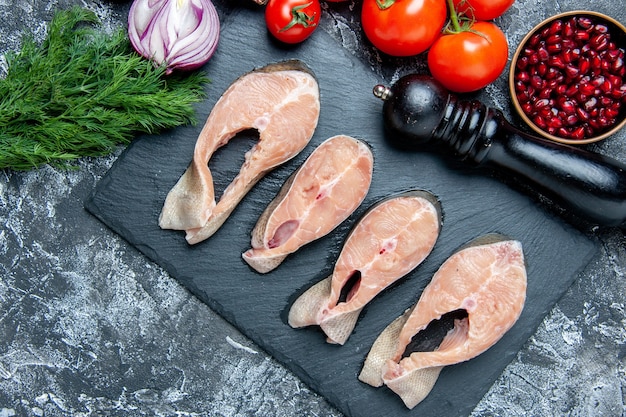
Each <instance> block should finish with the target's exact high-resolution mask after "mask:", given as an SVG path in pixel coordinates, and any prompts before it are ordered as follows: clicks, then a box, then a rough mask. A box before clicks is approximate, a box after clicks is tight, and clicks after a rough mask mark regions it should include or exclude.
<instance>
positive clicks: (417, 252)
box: [289, 191, 441, 345]
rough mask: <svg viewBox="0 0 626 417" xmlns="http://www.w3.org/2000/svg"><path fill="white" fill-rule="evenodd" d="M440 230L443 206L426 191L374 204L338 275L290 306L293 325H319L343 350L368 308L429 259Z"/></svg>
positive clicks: (348, 247) (360, 224)
mask: <svg viewBox="0 0 626 417" xmlns="http://www.w3.org/2000/svg"><path fill="white" fill-rule="evenodd" d="M440 226H441V210H440V207H439V202H438V201H437V199H436V198H435V197H434V196H433V195H432V194H430V193H427V192H425V191H409V192H406V193H402V194H399V195H397V196H393V197H391V198H387V199H384V200H382V201H381V202H379V203H377V204H375V205H374V206H372V208H370V209H369V210H368V212H367V213H366V214H365V215H364V216H363V218H362V219H361V220H360V221H359V222H358V223H357V225H356V226H355V227H354V228H353V230H352V231H351V232H350V234H349V236H348V238H347V239H346V242H345V243H344V246H343V249H342V251H341V253H340V255H339V258H338V259H337V262H336V264H335V268H334V270H333V274H332V275H331V276H330V277H328V278H326V279H324V280H322V281H321V282H319V283H317V284H315V285H314V286H312V287H311V288H310V289H309V290H307V291H306V292H305V293H304V294H302V295H301V296H300V297H299V298H298V299H297V300H296V301H295V302H294V304H293V305H292V306H291V309H290V311H289V325H290V326H291V327H294V328H297V327H304V326H311V325H319V326H320V327H321V329H322V330H323V331H324V333H325V334H326V336H327V341H328V342H329V343H337V344H341V345H342V344H344V343H345V342H346V340H347V339H348V337H349V336H350V334H351V333H352V330H353V329H354V326H355V324H356V321H357V319H358V317H359V314H360V312H361V310H362V309H363V307H365V305H366V304H367V303H368V302H370V301H371V300H372V299H373V298H374V297H376V295H378V294H379V293H380V292H381V291H383V290H384V289H385V288H387V287H388V286H389V285H391V284H392V283H394V282H395V281H397V280H398V279H400V278H401V277H403V276H405V275H406V274H408V273H409V272H410V271H412V270H413V269H414V268H416V267H417V266H418V265H419V264H420V263H422V261H423V260H424V259H425V258H426V257H427V256H428V255H429V254H430V252H431V251H432V249H433V247H434V245H435V242H436V240H437V237H438V236H439V231H440Z"/></svg>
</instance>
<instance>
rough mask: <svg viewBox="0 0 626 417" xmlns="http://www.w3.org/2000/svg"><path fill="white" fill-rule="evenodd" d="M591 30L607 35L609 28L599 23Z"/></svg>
mask: <svg viewBox="0 0 626 417" xmlns="http://www.w3.org/2000/svg"><path fill="white" fill-rule="evenodd" d="M593 29H594V30H595V31H596V32H598V33H609V28H608V26H607V25H603V24H601V23H598V24H597V25H595V26H594V27H593Z"/></svg>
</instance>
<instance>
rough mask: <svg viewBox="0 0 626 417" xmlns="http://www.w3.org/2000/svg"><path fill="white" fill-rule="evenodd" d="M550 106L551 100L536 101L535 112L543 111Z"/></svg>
mask: <svg viewBox="0 0 626 417" xmlns="http://www.w3.org/2000/svg"><path fill="white" fill-rule="evenodd" d="M549 104H550V100H549V99H547V98H542V99H540V100H537V101H535V105H534V108H535V110H539V109H541V108H543V107H546V106H548V105H549Z"/></svg>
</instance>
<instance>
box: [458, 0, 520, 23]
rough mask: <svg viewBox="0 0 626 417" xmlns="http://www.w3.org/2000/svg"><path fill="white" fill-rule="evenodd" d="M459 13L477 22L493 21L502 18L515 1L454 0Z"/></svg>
mask: <svg viewBox="0 0 626 417" xmlns="http://www.w3.org/2000/svg"><path fill="white" fill-rule="evenodd" d="M453 1H454V7H455V9H456V11H457V13H463V14H464V15H465V16H466V17H469V18H472V17H473V18H474V19H476V20H493V19H495V18H496V17H499V16H502V15H503V14H504V12H506V11H507V10H509V7H511V5H512V4H513V3H514V2H515V0H453Z"/></svg>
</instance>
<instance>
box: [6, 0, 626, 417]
mask: <svg viewBox="0 0 626 417" xmlns="http://www.w3.org/2000/svg"><path fill="white" fill-rule="evenodd" d="M222 1H227V0H222ZM355 1H356V0H355ZM216 3H218V2H216ZM241 3H244V2H243V1H242V2H241ZM71 4H79V5H83V6H85V7H89V8H91V9H93V10H94V11H96V13H97V14H98V15H99V16H100V17H101V19H102V20H103V28H104V30H111V29H113V28H116V27H119V26H120V25H125V21H126V14H127V10H128V7H129V3H128V2H113V3H109V2H94V1H91V0H82V1H78V0H26V1H16V0H0V76H2V74H3V73H4V72H5V71H6V62H5V61H4V58H3V55H2V54H4V53H5V52H7V51H11V50H17V49H18V48H19V45H20V39H21V35H22V33H24V31H28V32H30V33H33V34H34V35H35V37H36V38H41V37H42V36H43V35H44V34H45V30H46V23H47V22H48V21H49V19H50V18H51V16H52V14H53V12H54V10H56V9H58V8H62V7H67V6H69V5H71ZM575 9H588V10H597V11H600V12H604V13H607V14H609V15H612V16H614V17H615V18H617V19H618V20H619V21H621V22H622V23H626V11H625V10H624V7H623V2H622V0H588V1H579V0H573V1H568V2H560V1H552V0H549V1H548V0H546V1H540V0H517V1H516V3H515V4H514V5H513V7H512V8H511V9H510V10H509V11H508V12H507V14H505V15H504V16H502V17H501V18H499V19H498V20H497V23H498V24H500V25H501V27H503V28H504V29H505V30H506V33H507V38H508V40H509V42H510V44H511V49H514V47H515V46H516V45H517V44H518V43H519V41H520V40H521V38H522V37H523V36H524V34H525V33H526V32H527V31H528V30H530V29H531V28H532V27H533V26H534V25H535V24H537V23H538V22H540V21H541V20H543V19H544V18H546V17H548V16H550V15H552V14H555V13H557V12H559V11H566V10H575ZM355 10H358V5H357V4H355V3H354V2H353V1H348V2H346V3H341V4H333V5H330V4H326V5H325V6H324V15H323V19H322V24H321V26H322V29H323V30H326V31H327V32H329V33H330V34H331V35H332V36H333V37H334V38H335V39H336V40H337V41H338V42H340V43H341V44H342V45H343V46H344V47H346V48H347V49H349V50H350V51H352V52H353V53H354V54H355V55H357V56H359V58H361V59H362V60H363V61H364V62H366V63H367V64H368V65H370V66H371V67H372V69H373V70H374V71H376V72H377V73H378V74H380V76H381V78H382V79H383V80H387V81H390V82H391V81H393V80H394V79H395V78H397V77H398V76H399V74H402V73H404V72H406V71H407V69H414V70H418V71H423V70H424V62H423V57H417V58H415V59H411V60H393V59H388V58H384V57H382V56H380V55H379V54H378V53H376V51H375V50H372V49H371V48H369V47H367V45H366V42H365V41H364V40H363V37H362V34H361V32H359V28H358V25H359V22H358V21H359V18H358V14H356V13H355ZM262 23H263V22H262V12H259V22H258V24H262ZM511 54H512V51H511ZM481 99H483V100H485V101H488V102H490V103H492V104H494V105H495V106H497V107H500V108H502V109H503V110H504V111H505V114H509V115H510V113H509V112H510V109H509V103H508V96H507V91H506V85H505V81H504V80H499V81H498V82H496V83H494V85H492V86H489V87H488V88H486V89H485V91H484V92H482V93H481ZM592 149H593V150H595V151H598V152H600V153H604V154H607V155H612V156H614V157H616V158H618V159H620V160H622V161H626V132H624V131H622V132H621V133H619V134H618V135H615V136H614V137H612V138H611V139H609V140H607V141H605V142H603V143H601V144H599V145H595V146H593V147H592ZM121 151H122V149H118V150H117V151H116V152H115V153H114V154H112V155H111V156H108V157H102V158H85V159H82V160H79V161H78V162H77V164H76V165H77V169H75V170H62V169H56V168H52V167H48V166H45V167H42V168H40V169H38V170H33V171H29V172H14V171H11V170H4V171H0V417H9V416H96V415H98V416H100V415H106V416H220V417H240V416H241V417H242V416H275V417H287V416H329V417H331V416H332V417H339V416H341V413H339V412H338V411H336V410H335V409H333V407H332V406H330V405H329V404H328V403H327V402H326V401H325V400H324V399H323V398H321V397H320V396H318V395H317V394H315V393H313V392H311V391H310V390H309V389H308V388H307V387H306V386H304V385H303V384H302V383H301V382H300V381H299V380H298V379H297V378H296V377H294V376H293V375H292V374H291V373H290V372H289V371H287V370H286V369H285V368H283V367H282V366H281V365H280V364H278V363H276V361H274V360H273V359H272V358H271V357H268V356H267V355H266V354H265V353H264V352H262V351H260V350H259V349H258V348H257V347H256V346H254V345H253V344H252V343H251V342H250V341H249V340H247V339H246V338H245V337H243V336H242V335H241V334H240V333H239V332H238V331H237V330H236V329H235V328H233V327H232V326H230V325H229V324H228V323H226V322H225V321H224V320H223V319H221V318H220V317H219V316H218V315H216V314H215V313H214V312H212V311H211V310H210V309H208V308H207V307H206V306H205V305H204V304H202V303H200V302H199V301H198V300H197V299H195V298H194V297H192V296H190V294H189V293H188V292H187V291H186V290H185V289H183V288H182V287H181V286H180V285H178V283H177V282H176V281H175V280H173V279H172V278H170V277H169V276H168V275H167V274H166V273H165V272H163V271H162V270H161V269H160V268H159V267H158V266H156V265H155V264H153V263H151V262H149V261H147V260H146V259H145V258H144V257H143V256H142V255H141V254H139V252H137V251H136V250H135V249H134V248H132V247H130V246H129V245H128V244H127V243H126V242H125V241H123V240H121V239H120V238H119V237H118V236H117V235H115V234H113V233H112V232H111V231H110V230H108V229H107V228H106V227H104V226H103V225H102V224H101V223H99V222H98V221H97V220H96V219H95V218H93V217H91V216H90V215H89V214H88V213H87V212H86V211H85V210H84V209H83V201H84V199H85V198H86V197H87V196H88V194H89V193H90V192H91V190H92V189H93V187H94V186H95V184H96V183H97V182H98V180H99V179H100V178H101V177H102V176H103V175H104V174H105V173H106V171H107V170H108V169H109V168H110V167H111V165H112V163H113V162H114V161H115V159H116V158H117V157H118V156H119V153H120V152H121ZM585 233H586V234H587V235H588V236H589V237H590V238H591V239H593V240H594V241H595V242H596V243H597V245H598V247H599V249H600V250H599V254H598V256H597V257H596V258H595V259H594V260H593V261H592V262H591V263H590V264H589V266H588V267H587V268H586V269H585V270H584V271H582V272H581V274H580V276H579V277H578V278H577V280H576V282H575V284H574V285H573V286H572V287H571V288H570V289H569V290H568V291H567V293H566V295H565V296H564V297H563V299H562V300H561V301H560V302H559V303H558V304H557V305H556V306H555V307H554V308H553V310H552V311H551V312H550V314H549V315H548V316H547V317H546V318H545V320H544V322H543V323H542V325H541V326H540V327H539V329H538V330H537V332H536V333H535V335H534V336H533V337H532V338H531V339H530V340H528V342H527V343H526V345H525V346H524V348H523V349H522V350H521V351H520V352H519V354H518V355H517V358H516V359H515V360H514V361H513V362H512V363H511V364H510V365H509V366H508V367H507V369H506V371H505V372H504V373H503V374H502V376H501V377H500V378H499V380H498V381H497V382H496V383H495V384H494V386H493V387H492V388H491V390H490V391H489V392H488V393H487V395H486V396H485V397H484V398H483V400H482V401H481V402H480V403H479V404H478V406H477V407H476V409H475V410H474V412H473V414H472V416H473V417H476V416H511V417H521V416H561V415H562V416H581V417H583V416H623V415H626V359H625V356H626V278H625V272H626V237H625V235H624V231H623V230H620V229H617V228H615V229H613V228H610V229H602V228H591V229H588V230H585ZM451 395H453V393H451Z"/></svg>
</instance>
